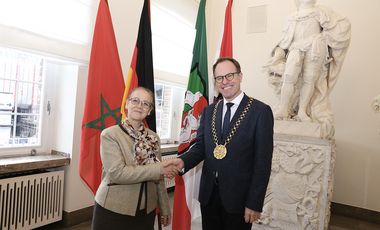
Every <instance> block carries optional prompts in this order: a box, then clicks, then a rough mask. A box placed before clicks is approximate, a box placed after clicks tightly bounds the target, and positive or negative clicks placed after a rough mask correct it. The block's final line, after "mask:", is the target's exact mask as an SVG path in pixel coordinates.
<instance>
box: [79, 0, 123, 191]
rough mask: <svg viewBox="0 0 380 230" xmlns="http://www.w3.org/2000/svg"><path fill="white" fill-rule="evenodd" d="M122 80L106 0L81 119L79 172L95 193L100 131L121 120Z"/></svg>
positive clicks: (96, 33)
mask: <svg viewBox="0 0 380 230" xmlns="http://www.w3.org/2000/svg"><path fill="white" fill-rule="evenodd" d="M123 90H124V79H123V74H122V71H121V65H120V59H119V53H118V51H117V45H116V40H115V34H114V31H113V26H112V19H111V15H110V11H109V7H108V2H107V0H101V1H100V3H99V9H98V14H97V17H96V23H95V30H94V37H93V41H92V49H91V57H90V65H89V72H88V80H87V94H86V104H85V108H84V114H83V120H82V134H81V147H80V158H79V174H80V177H81V178H82V179H83V181H84V182H85V183H86V184H87V185H88V187H89V188H90V189H91V190H92V192H93V193H94V194H95V193H96V190H97V189H98V187H99V184H100V181H101V174H102V163H101V160H100V133H101V131H102V130H103V129H105V128H107V127H109V126H111V125H114V124H117V123H119V122H120V117H121V114H120V101H121V100H122V98H123Z"/></svg>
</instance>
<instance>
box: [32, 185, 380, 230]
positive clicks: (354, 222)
mask: <svg viewBox="0 0 380 230" xmlns="http://www.w3.org/2000/svg"><path fill="white" fill-rule="evenodd" d="M173 194H174V193H173V192H170V193H169V198H170V201H171V204H172V205H173ZM172 207H173V206H172ZM37 229H38V230H50V229H51V230H88V229H91V221H86V222H83V223H81V224H78V225H75V226H72V227H62V226H61V224H60V223H59V222H58V223H54V224H50V225H47V226H44V227H41V228H37ZM155 229H158V228H157V224H155ZM171 229H172V228H171V226H168V227H166V228H163V230H171ZM201 229H202V228H201V225H200V223H194V224H193V225H192V230H201ZM286 230H287V229H286ZM329 230H380V225H379V224H374V223H370V222H366V221H362V220H358V219H354V218H349V217H345V216H339V215H334V214H332V215H331V218H330V225H329Z"/></svg>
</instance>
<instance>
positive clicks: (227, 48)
mask: <svg viewBox="0 0 380 230" xmlns="http://www.w3.org/2000/svg"><path fill="white" fill-rule="evenodd" d="M232 2H233V0H228V3H227V7H226V13H225V16H224V30H223V38H222V44H221V45H220V55H219V57H233V48H232V47H233V46H232V13H231V8H232Z"/></svg>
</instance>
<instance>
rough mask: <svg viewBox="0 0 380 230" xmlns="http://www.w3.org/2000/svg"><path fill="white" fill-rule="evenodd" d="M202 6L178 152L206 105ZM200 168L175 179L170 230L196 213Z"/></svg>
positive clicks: (187, 224) (179, 229)
mask: <svg viewBox="0 0 380 230" xmlns="http://www.w3.org/2000/svg"><path fill="white" fill-rule="evenodd" d="M205 5H206V0H201V1H200V4H199V9H198V16H197V22H196V30H197V33H196V36H195V42H194V48H193V60H192V64H191V70H190V77H189V82H188V86H187V91H186V95H185V106H184V110H183V113H182V124H181V133H180V146H179V147H178V154H182V153H184V152H186V151H187V150H188V149H189V148H190V147H191V145H192V144H194V142H195V137H196V135H197V129H198V121H199V119H200V116H201V113H202V111H203V109H204V108H205V107H206V106H207V105H208V73H207V68H208V66H207V44H206V41H207V40H206V18H205ZM197 167H201V166H197ZM200 171H201V170H199V169H197V168H194V169H192V170H191V171H189V172H187V173H186V174H185V175H184V176H182V177H181V176H177V177H176V178H175V190H174V205H173V223H172V225H173V230H190V229H191V221H192V220H193V219H195V218H197V217H198V216H200V211H199V202H198V200H197V199H198V197H197V195H195V194H197V193H198V190H199V185H198V186H197V185H196V184H197V183H199V175H200V174H199V173H200Z"/></svg>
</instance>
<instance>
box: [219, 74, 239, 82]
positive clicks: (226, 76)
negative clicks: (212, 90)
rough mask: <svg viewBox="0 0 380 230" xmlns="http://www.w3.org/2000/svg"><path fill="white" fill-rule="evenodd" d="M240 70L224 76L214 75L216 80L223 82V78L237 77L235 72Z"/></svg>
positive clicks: (230, 79) (231, 78)
mask: <svg viewBox="0 0 380 230" xmlns="http://www.w3.org/2000/svg"><path fill="white" fill-rule="evenodd" d="M239 73H240V72H234V73H228V74H226V75H224V76H216V77H214V80H215V81H216V82H217V83H222V82H223V79H224V78H225V79H227V80H228V81H232V80H233V79H234V77H235V74H239Z"/></svg>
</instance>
